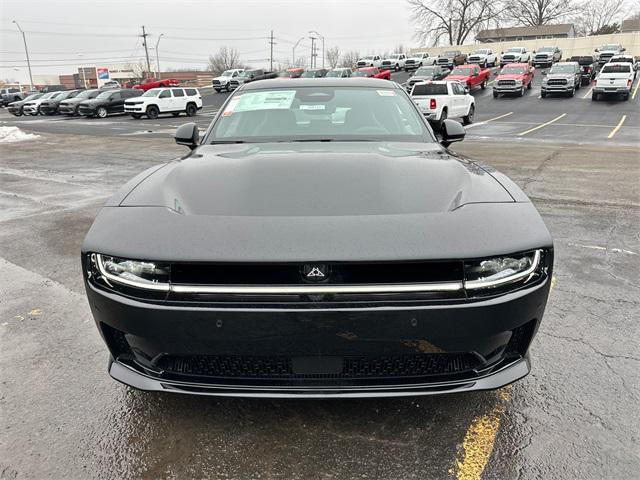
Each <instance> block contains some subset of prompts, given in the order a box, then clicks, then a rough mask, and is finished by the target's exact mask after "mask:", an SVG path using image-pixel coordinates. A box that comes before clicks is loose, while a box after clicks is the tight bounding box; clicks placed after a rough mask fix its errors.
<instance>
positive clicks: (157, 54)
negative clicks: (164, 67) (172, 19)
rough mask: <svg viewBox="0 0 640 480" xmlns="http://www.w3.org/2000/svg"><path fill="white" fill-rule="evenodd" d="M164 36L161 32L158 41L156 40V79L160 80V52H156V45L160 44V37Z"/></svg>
mask: <svg viewBox="0 0 640 480" xmlns="http://www.w3.org/2000/svg"><path fill="white" fill-rule="evenodd" d="M163 36H164V33H161V34H160V35H159V36H158V41H157V42H156V67H158V75H157V77H158V80H160V54H159V53H158V45H160V39H161V38H162V37H163Z"/></svg>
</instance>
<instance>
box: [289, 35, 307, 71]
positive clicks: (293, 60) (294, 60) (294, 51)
mask: <svg viewBox="0 0 640 480" xmlns="http://www.w3.org/2000/svg"><path fill="white" fill-rule="evenodd" d="M305 38H306V37H300V39H299V40H298V41H297V42H296V44H295V45H294V46H293V55H292V56H291V66H293V67H295V66H296V48H297V47H298V45H300V42H301V41H302V40H304V39H305Z"/></svg>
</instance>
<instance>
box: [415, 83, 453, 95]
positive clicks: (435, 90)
mask: <svg viewBox="0 0 640 480" xmlns="http://www.w3.org/2000/svg"><path fill="white" fill-rule="evenodd" d="M411 95H447V85H446V84H444V83H425V84H417V85H416V86H415V87H413V91H412V92H411Z"/></svg>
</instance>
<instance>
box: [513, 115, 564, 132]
mask: <svg viewBox="0 0 640 480" xmlns="http://www.w3.org/2000/svg"><path fill="white" fill-rule="evenodd" d="M566 115H567V114H566V113H563V114H562V115H558V116H557V117H556V118H554V119H553V120H549V121H548V122H545V123H541V124H540V125H538V126H537V127H533V128H530V129H529V130H525V131H524V132H522V133H519V134H518V136H519V137H521V136H523V135H527V134H528V133H531V132H535V131H536V130H539V129H541V128H544V127H546V126H547V125H551V124H552V123H555V122H557V121H558V120H560V119H561V118H562V117H565V116H566Z"/></svg>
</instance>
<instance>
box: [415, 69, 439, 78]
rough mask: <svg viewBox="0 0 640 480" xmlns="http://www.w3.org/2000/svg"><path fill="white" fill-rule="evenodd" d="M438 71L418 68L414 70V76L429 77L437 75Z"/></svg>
mask: <svg viewBox="0 0 640 480" xmlns="http://www.w3.org/2000/svg"><path fill="white" fill-rule="evenodd" d="M438 71H439V70H438V69H437V68H435V67H420V68H419V69H418V70H416V76H419V77H431V76H433V75H435V74H436V73H438Z"/></svg>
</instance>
